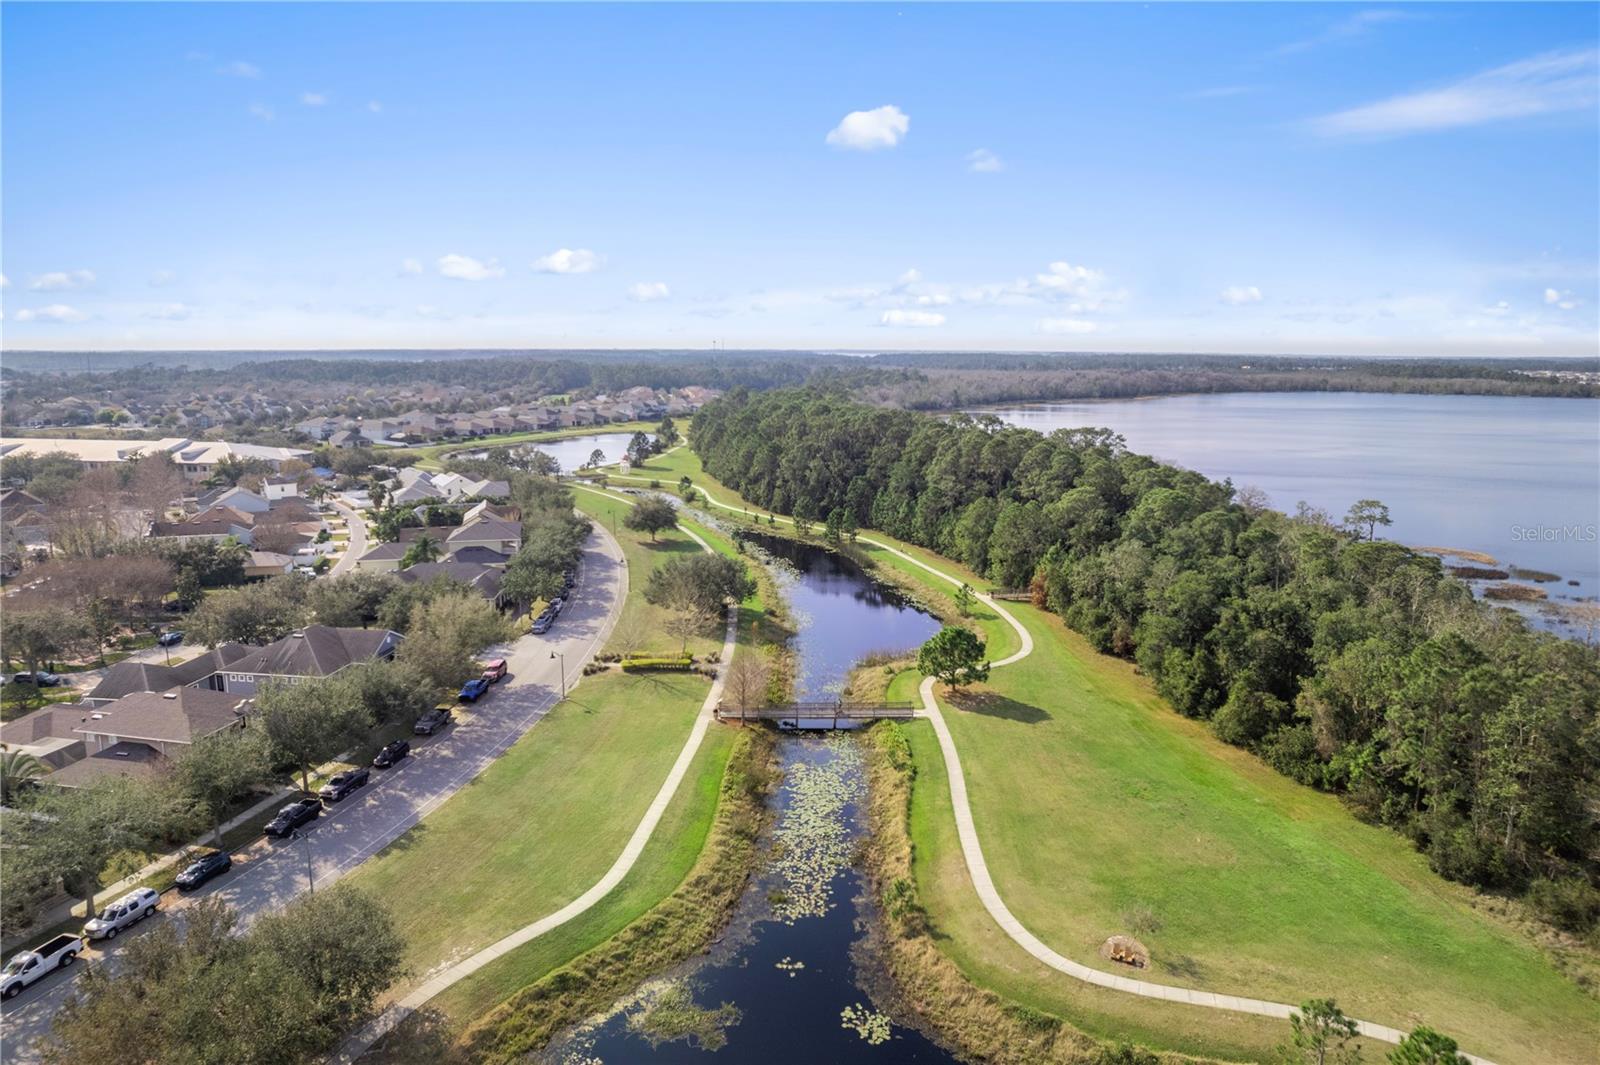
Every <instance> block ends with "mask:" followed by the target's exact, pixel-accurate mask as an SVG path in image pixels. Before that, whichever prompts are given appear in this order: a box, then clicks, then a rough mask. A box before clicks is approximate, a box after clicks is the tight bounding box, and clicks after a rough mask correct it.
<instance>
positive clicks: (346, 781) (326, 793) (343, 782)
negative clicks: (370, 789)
mask: <svg viewBox="0 0 1600 1065" xmlns="http://www.w3.org/2000/svg"><path fill="white" fill-rule="evenodd" d="M369 775H370V774H369V773H368V772H367V771H366V770H365V769H346V770H345V771H344V772H342V773H335V774H334V775H333V777H332V779H330V780H329V781H328V782H327V783H326V784H324V785H322V790H321V791H319V792H317V794H318V795H320V796H322V798H323V801H325V802H338V801H339V800H340V799H342V798H344V797H345V796H346V795H348V794H350V793H351V792H352V791H355V790H356V789H357V788H359V787H360V786H361V785H363V784H365V783H366V782H367V777H368V776H369Z"/></svg>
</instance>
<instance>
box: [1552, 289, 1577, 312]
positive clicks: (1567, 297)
mask: <svg viewBox="0 0 1600 1065" xmlns="http://www.w3.org/2000/svg"><path fill="white" fill-rule="evenodd" d="M1544 301H1545V303H1546V304H1547V305H1549V306H1551V307H1558V308H1560V309H1561V310H1563V311H1570V310H1572V309H1573V308H1574V307H1576V306H1577V305H1578V301H1577V300H1575V299H1573V298H1572V293H1571V292H1568V291H1565V290H1557V289H1553V288H1547V289H1545V290H1544Z"/></svg>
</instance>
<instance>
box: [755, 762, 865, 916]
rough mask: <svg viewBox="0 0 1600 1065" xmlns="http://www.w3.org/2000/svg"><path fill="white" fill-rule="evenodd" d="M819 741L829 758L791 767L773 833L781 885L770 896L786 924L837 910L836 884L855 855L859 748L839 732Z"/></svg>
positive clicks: (774, 909)
mask: <svg viewBox="0 0 1600 1065" xmlns="http://www.w3.org/2000/svg"><path fill="white" fill-rule="evenodd" d="M816 742H818V743H819V744H822V745H824V746H825V747H826V748H827V750H826V751H825V756H824V757H823V758H820V759H818V760H815V761H812V760H798V761H796V762H795V763H794V764H793V765H792V766H791V767H790V769H789V776H788V779H787V780H786V781H785V782H784V785H783V790H784V792H785V798H786V799H787V804H786V807H785V809H784V811H783V814H782V816H781V817H780V818H779V820H778V826H777V828H776V829H775V830H774V832H773V835H774V839H775V844H776V845H775V846H774V848H773V857H772V870H773V873H774V874H775V875H776V877H777V878H778V880H779V882H780V885H781V886H780V887H779V888H777V889H775V890H774V892H773V893H772V894H770V895H769V897H770V898H772V899H773V902H772V914H773V917H774V918H775V919H777V920H779V921H782V922H784V923H785V924H793V923H794V922H795V921H797V920H799V919H801V918H803V917H821V916H823V915H824V914H826V913H827V912H828V911H829V910H830V909H832V908H833V906H834V905H835V903H834V899H833V882H834V880H835V878H837V877H838V875H839V874H840V873H841V872H843V871H844V870H845V869H846V868H847V867H848V866H849V865H850V862H851V858H852V856H853V855H854V853H855V840H854V839H853V838H852V837H853V833H852V826H851V824H850V818H849V817H848V807H849V805H850V803H851V802H852V801H853V800H854V799H855V798H856V796H857V795H859V794H860V791H861V788H862V779H861V765H862V761H861V752H860V749H859V748H858V747H857V745H856V744H855V743H854V742H853V741H852V740H850V739H849V738H848V737H845V736H840V735H833V736H830V737H828V738H827V739H825V740H819V741H816Z"/></svg>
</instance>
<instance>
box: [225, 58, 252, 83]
mask: <svg viewBox="0 0 1600 1065" xmlns="http://www.w3.org/2000/svg"><path fill="white" fill-rule="evenodd" d="M217 73H218V74H227V75H228V76H229V77H234V78H259V77H260V76H261V68H260V67H258V66H256V65H255V64H254V63H246V62H245V61H244V60H243V59H235V60H234V61H233V62H231V63H227V64H224V65H223V66H220V67H218V68H217Z"/></svg>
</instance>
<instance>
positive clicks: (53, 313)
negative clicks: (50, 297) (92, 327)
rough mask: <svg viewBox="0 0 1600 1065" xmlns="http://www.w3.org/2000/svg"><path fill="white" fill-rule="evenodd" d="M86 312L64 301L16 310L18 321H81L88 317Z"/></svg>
mask: <svg viewBox="0 0 1600 1065" xmlns="http://www.w3.org/2000/svg"><path fill="white" fill-rule="evenodd" d="M88 317H89V316H88V315H87V314H84V313H83V312H82V311H80V310H78V309H77V308H76V307H68V306H67V305H66V304H65V303H52V304H50V306H48V307H24V308H22V310H20V311H18V312H17V321H19V322H56V323H58V324H65V323H67V322H81V321H83V320H84V319H86V318H88Z"/></svg>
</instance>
